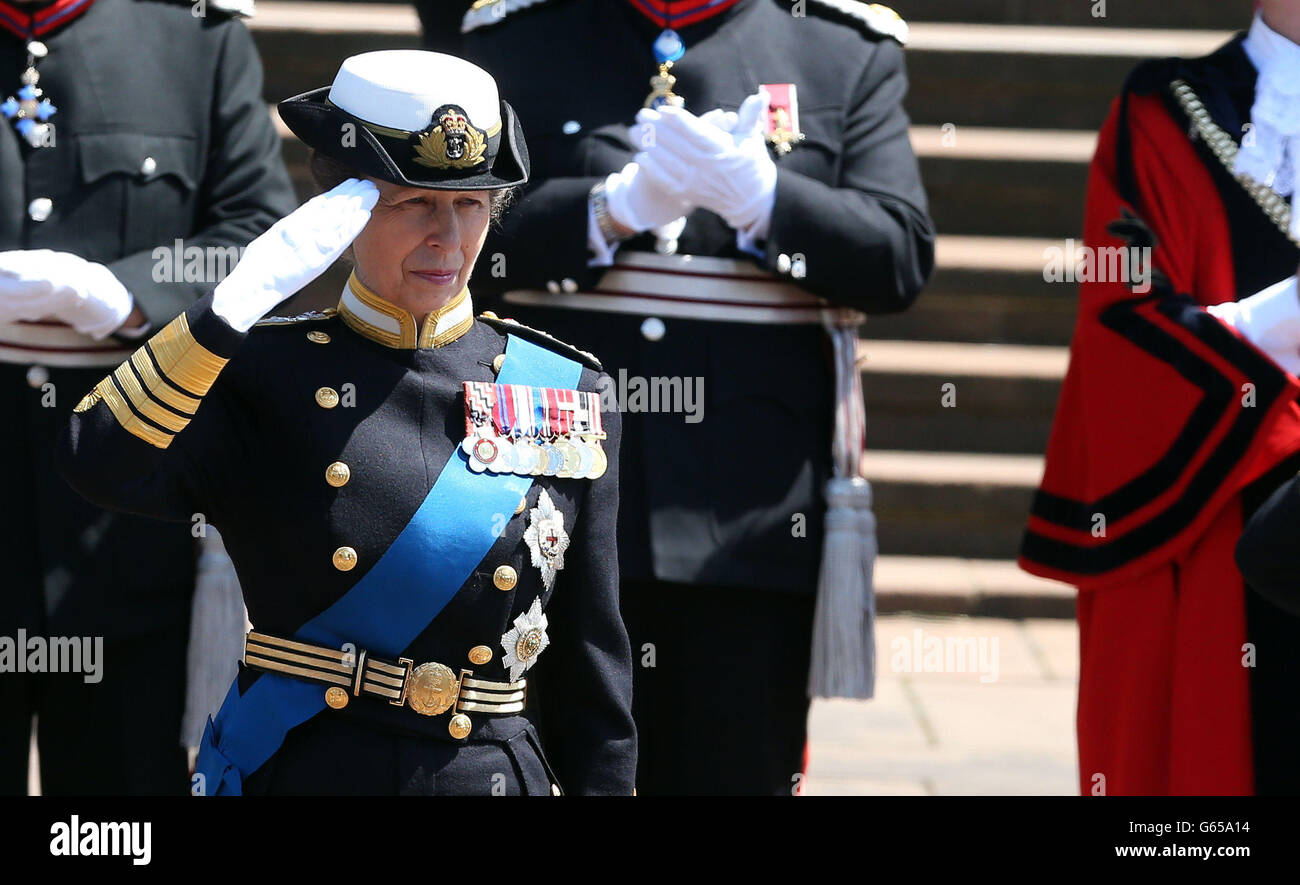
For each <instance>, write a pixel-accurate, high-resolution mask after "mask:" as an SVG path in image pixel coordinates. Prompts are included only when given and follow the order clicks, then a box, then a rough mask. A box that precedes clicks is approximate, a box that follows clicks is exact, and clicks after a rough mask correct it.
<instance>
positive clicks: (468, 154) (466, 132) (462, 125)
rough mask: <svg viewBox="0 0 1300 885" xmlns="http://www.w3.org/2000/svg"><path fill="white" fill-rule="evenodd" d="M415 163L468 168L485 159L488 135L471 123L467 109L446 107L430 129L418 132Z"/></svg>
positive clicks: (437, 167)
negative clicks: (466, 112)
mask: <svg viewBox="0 0 1300 885" xmlns="http://www.w3.org/2000/svg"><path fill="white" fill-rule="evenodd" d="M415 134H416V136H418V138H419V141H417V142H416V145H415V162H417V163H419V164H420V165H421V166H428V167H430V168H433V169H468V168H469V167H471V166H477V165H478V164H479V163H482V162H483V161H484V159H485V157H484V156H483V154H484V152H485V151H486V150H487V134H486V133H484V131H483V130H482V129H476V128H475V127H474V126H472V125H471V124H470V122H469V118H468V117H467V116H466V115H465V111H464V109H463V108H460V107H457V106H456V105H443V106H442V107H440V108H439V109H438V110H436V111H434V113H433V119H432V120H431V121H430V126H429V127H426V128H425V129H424V130H422V131H420V132H417V133H415Z"/></svg>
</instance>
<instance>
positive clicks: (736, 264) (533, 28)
mask: <svg viewBox="0 0 1300 885" xmlns="http://www.w3.org/2000/svg"><path fill="white" fill-rule="evenodd" d="M475 6H476V8H475V9H474V10H471V12H470V13H469V14H468V15H467V16H466V18H465V27H466V32H465V34H464V37H463V42H462V45H461V52H463V54H464V55H465V56H466V57H467V58H470V59H471V60H474V61H476V62H478V63H480V64H482V65H484V66H485V67H486V68H488V69H489V70H491V71H492V72H493V74H494V75H495V76H496V77H497V78H498V79H499V81H500V82H501V83H502V84H503V87H502V88H503V89H508V90H509V91H510V93H511V94H512V95H513V96H515V98H516V99H517V101H516V106H517V107H518V109H519V113H520V115H521V118H522V119H523V121H524V124H525V125H526V126H527V127H528V130H529V132H530V147H531V150H532V158H533V167H534V178H533V181H532V183H531V184H530V186H529V189H528V191H527V192H526V194H525V196H524V198H523V199H522V201H521V202H520V204H519V206H518V207H517V208H516V209H515V210H514V211H513V212H512V213H511V215H510V216H509V217H508V218H507V219H506V222H505V225H504V230H503V231H502V232H501V233H500V234H499V235H496V236H493V237H492V238H490V239H489V241H488V244H487V246H486V247H485V252H487V253H494V252H495V253H499V254H500V255H502V256H503V257H504V259H505V261H504V262H503V263H502V270H503V274H502V275H500V276H496V275H494V276H493V277H492V278H491V279H486V280H483V281H482V283H481V284H480V286H479V292H480V294H483V293H484V292H486V291H487V287H488V286H491V291H492V292H493V293H494V294H497V295H504V305H505V306H504V307H501V308H498V309H500V310H503V311H505V310H508V311H510V312H511V314H512V315H515V316H518V317H519V318H520V319H522V320H523V321H525V322H530V323H536V324H538V325H541V326H543V327H544V328H547V329H548V330H551V331H553V332H554V333H555V334H557V335H560V336H561V337H563V338H565V339H566V340H570V341H575V342H577V343H579V344H581V345H583V346H587V347H590V348H592V349H594V350H596V352H597V353H598V354H599V356H600V357H601V359H602V360H603V361H604V362H605V364H606V366H607V367H609V371H610V374H611V376H614V377H616V378H617V379H620V381H621V380H622V379H636V378H642V379H653V378H684V379H688V380H690V379H695V378H699V379H702V380H703V390H702V392H703V397H702V403H703V411H702V420H699V421H698V422H697V423H692V422H688V421H686V420H684V416H683V414H681V413H680V412H671V411H660V412H658V413H655V412H649V411H645V410H640V411H638V410H637V409H636V407H635V405H633V406H632V407H631V408H629V410H628V412H627V414H625V422H626V423H625V426H626V428H627V432H626V439H625V443H624V449H623V452H624V469H623V489H622V495H623V498H622V500H623V507H622V517H621V523H620V538H619V541H620V557H621V562H622V569H623V578H624V591H623V596H624V613H625V617H626V618H627V623H628V628H629V632H630V634H631V636H632V642H633V648H634V650H635V651H636V653H637V654H638V656H640V657H641V659H642V666H639V667H638V668H637V669H636V676H637V685H636V692H635V697H636V704H637V722H638V728H639V730H640V732H641V736H642V744H641V771H640V774H639V787H640V792H641V793H642V794H646V793H649V792H655V791H658V792H702V793H719V792H726V793H731V792H738V793H780V794H788V793H789V792H790V791H791V789H792V787H794V786H795V785H796V784H797V781H798V777H797V776H796V775H797V773H798V772H799V771H800V770H801V768H802V753H803V745H804V721H805V716H806V711H807V706H808V699H807V697H806V693H805V688H806V685H807V674H808V663H809V641H810V635H811V633H812V620H813V606H814V603H813V597H814V590H815V588H816V587H817V582H818V569H819V564H820V557H821V553H822V540H823V514H824V512H825V510H826V499H825V497H824V491H823V490H824V486H825V485H826V481H827V478H828V477H829V476H830V473H831V448H832V438H831V435H832V425H833V423H834V421H833V416H832V411H833V407H834V400H833V392H834V389H835V382H834V374H833V371H832V366H831V360H830V358H829V355H828V354H829V347H828V343H827V335H826V333H825V331H824V330H823V329H822V327H821V325H820V323H817V322H813V323H806V324H795V323H794V322H793V321H791V320H786V319H784V318H783V317H789V316H793V315H794V313H796V312H800V311H812V312H813V314H814V315H815V311H816V303H817V300H816V298H815V297H814V296H819V297H821V298H824V299H826V301H827V302H829V303H830V304H832V305H840V306H848V307H852V308H856V309H859V310H862V311H865V312H868V313H883V312H890V311H898V310H902V309H904V308H906V307H907V306H908V305H909V304H910V303H911V301H912V299H913V298H914V297H915V296H916V294H917V292H918V291H919V289H920V288H921V286H922V284H923V283H924V281H925V280H926V278H927V276H928V274H929V272H930V270H931V266H932V261H933V257H932V252H933V230H932V228H931V225H930V221H929V219H928V218H927V216H926V200H925V195H924V192H923V190H922V186H921V182H920V177H919V173H918V169H917V163H916V159H915V157H914V155H913V153H912V149H911V146H910V144H909V141H908V135H907V122H908V121H907V116H906V114H905V113H904V111H903V109H902V105H901V101H902V98H903V95H904V93H905V91H906V77H905V74H904V66H903V56H902V51H901V48H900V44H899V43H898V42H897V40H896V39H895V37H894V36H890V34H894V35H899V34H901V30H899V27H901V24H902V23H901V22H899V21H898V20H897V17H896V16H893V15H892V13H888V11H887V10H885V11H881V10H880V8H876V7H872V8H868V7H867V6H866V4H860V3H849V2H841V3H826V2H810V3H807V4H806V17H804V18H795V17H792V15H791V8H790V4H788V3H781V2H776V0H740V2H738V3H721V4H716V3H715V4H699V3H691V4H686V3H682V4H673V3H669V4H666V8H667V10H668V11H669V12H671V11H672V9H673V8H674V7H677V8H680V9H683V10H685V9H686V7H691V10H690V11H691V12H694V13H695V14H694V15H691V14H689V13H688V12H683V13H681V14H680V15H679V16H678V17H677V19H676V23H675V24H674V25H673V27H674V28H675V29H676V31H678V32H679V33H680V36H681V39H682V40H683V41H684V43H685V45H686V51H685V55H684V56H683V57H681V58H680V59H679V60H677V61H676V62H675V64H674V66H673V67H672V71H671V72H672V75H674V76H675V77H676V83H675V85H674V86H673V90H674V91H675V93H676V94H678V95H680V96H681V97H682V98H684V99H685V102H686V107H687V108H688V109H690V110H692V111H694V112H695V113H696V114H702V113H704V112H705V111H707V110H709V109H712V108H717V107H721V108H724V109H729V110H735V109H736V108H737V106H738V105H739V104H740V103H741V100H742V99H744V98H745V96H747V95H750V94H751V93H753V92H754V91H755V89H756V88H757V87H758V86H759V85H760V84H794V86H795V87H797V97H798V108H797V114H798V118H797V126H798V129H799V130H800V132H801V134H802V138H801V139H798V140H795V141H794V142H793V143H792V144H791V145H790V149H789V150H788V151H786V152H783V153H782V152H775V153H774V157H775V162H776V167H777V183H776V197H775V205H774V208H773V211H772V215H771V228H770V231H769V232H768V234H767V237H766V239H765V241H764V242H760V243H757V244H753V245H752V246H751V248H750V250H748V251H747V250H746V249H744V248H742V247H741V244H740V243H738V238H737V231H736V230H733V229H732V228H731V227H729V226H728V225H727V224H726V223H725V222H724V221H723V220H722V218H720V217H719V216H718V215H716V214H714V213H712V212H710V211H707V210H704V209H697V210H696V211H694V212H692V213H691V214H689V215H688V216H687V217H686V225H685V228H684V229H683V230H682V231H681V233H680V234H679V235H678V237H677V242H676V256H664V255H660V254H657V253H656V249H657V248H663V246H664V244H663V243H658V244H657V243H656V240H655V237H653V236H651V235H643V236H641V237H638V238H636V239H631V240H628V241H626V242H624V243H623V244H622V245H621V246H620V247H619V249H618V253H617V256H618V259H617V260H618V262H619V264H617V265H616V266H615V267H614V268H613V269H609V268H605V267H591V266H589V265H588V261H589V258H590V255H589V252H588V229H589V224H588V218H589V193H590V191H591V189H592V187H593V185H595V184H597V183H598V182H601V181H602V180H603V179H604V178H605V176H606V175H607V174H609V173H611V172H616V171H617V170H619V169H620V168H621V167H623V165H624V164H625V163H628V162H629V161H630V160H632V159H633V157H634V155H635V153H636V149H635V148H634V147H633V145H632V144H631V143H630V141H629V135H628V127H629V125H630V124H631V123H632V121H633V115H634V114H635V113H636V112H637V109H638V108H640V107H641V106H642V104H643V102H644V101H645V100H646V99H647V94H648V93H649V92H650V83H649V80H650V77H651V75H652V74H653V73H654V68H655V65H654V57H653V56H652V53H651V45H652V44H653V43H654V42H655V40H656V35H657V34H659V33H660V31H661V30H662V23H661V22H658V21H653V20H651V18H649V17H647V16H646V15H644V14H643V8H644V9H660V10H662V9H664V8H665V4H663V3H661V2H652V3H631V2H627V0H617V2H609V0H556V2H546V3H527V2H501V3H478V4H475ZM705 7H713V8H716V9H717V10H720V11H718V12H717V14H716V15H712V16H711V17H702V16H709V14H710V13H709V10H708V9H706V8H705ZM439 39H445V35H441V36H440V37H439ZM593 71H594V72H599V75H598V76H593V74H592V72H593ZM577 83H581V84H582V88H570V87H571V86H572V85H573V84H577ZM685 256H693V259H692V260H693V261H694V265H688V264H684V263H682V262H681V261H678V262H677V263H676V264H673V263H669V261H668V260H669V259H671V258H673V257H676V258H678V259H681V258H684V257H685ZM623 262H630V264H623ZM756 265H757V266H756ZM692 267H694V268H695V270H692ZM722 287H725V288H722ZM777 290H780V292H781V294H782V298H784V299H785V300H784V301H781V300H779V299H777V298H775V296H774V297H773V299H772V301H771V304H770V305H769V306H767V307H764V308H763V309H762V310H757V309H755V310H747V309H746V308H739V309H738V308H737V306H736V305H737V302H753V301H760V300H762V299H763V298H765V297H766V296H765V294H764V293H768V292H776V291H777ZM709 292H715V293H718V294H716V295H713V296H710V295H708V294H707V293H709ZM801 296H802V297H803V298H805V299H807V301H805V302H800V301H799V300H798V299H799V298H800V297H801ZM766 303H767V302H764V304H766ZM746 312H748V314H749V315H748V316H742V314H745V313H746ZM624 387H626V385H624ZM774 649H779V652H777V653H774V652H773V650H774ZM705 673H707V678H701V674H705ZM686 723H693V724H690V725H688V724H686Z"/></svg>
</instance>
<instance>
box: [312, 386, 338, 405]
mask: <svg viewBox="0 0 1300 885" xmlns="http://www.w3.org/2000/svg"><path fill="white" fill-rule="evenodd" d="M338 404H339V392H338V391H337V390H335V389H334V388H333V387H322V388H321V389H320V390H318V391H316V405H318V406H320V407H321V408H322V409H332V408H334V407H335V406H337V405H338Z"/></svg>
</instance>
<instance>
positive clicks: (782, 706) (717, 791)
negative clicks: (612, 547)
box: [622, 581, 815, 796]
mask: <svg viewBox="0 0 1300 885" xmlns="http://www.w3.org/2000/svg"><path fill="white" fill-rule="evenodd" d="M814 604H815V598H814V596H813V595H812V594H794V593H788V592H782V591H776V590H762V589H754V588H748V587H746V588H736V587H708V586H693V585H685V584H669V583H662V582H641V581H624V582H623V585H622V609H623V619H624V622H625V623H626V624H627V629H628V634H629V636H630V638H631V641H632V657H633V664H634V666H633V672H634V681H633V692H632V714H633V716H634V718H635V719H636V726H637V734H638V748H639V755H638V762H637V793H638V795H643V796H653V795H677V796H682V795H713V796H719V795H728V796H731V795H746V796H753V795H767V796H790V795H793V793H794V791H795V789H796V787H797V785H798V783H799V782H800V781H801V780H802V772H803V755H804V743H805V742H806V739H807V720H808V697H807V693H806V688H807V680H808V661H809V657H810V654H811V639H812V622H813V606H814Z"/></svg>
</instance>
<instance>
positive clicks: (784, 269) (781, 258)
mask: <svg viewBox="0 0 1300 885" xmlns="http://www.w3.org/2000/svg"><path fill="white" fill-rule="evenodd" d="M776 269H777V272H778V273H789V272H790V256H789V255H786V254H785V253H784V252H782V253H781V254H780V255H778V256H776Z"/></svg>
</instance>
